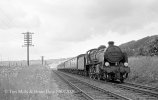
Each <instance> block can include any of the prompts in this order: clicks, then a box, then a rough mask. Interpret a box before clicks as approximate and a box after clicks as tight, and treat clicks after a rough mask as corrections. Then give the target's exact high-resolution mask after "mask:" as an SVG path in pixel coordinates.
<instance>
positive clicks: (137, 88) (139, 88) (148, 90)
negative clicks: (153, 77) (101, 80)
mask: <svg viewBox="0 0 158 100" xmlns="http://www.w3.org/2000/svg"><path fill="white" fill-rule="evenodd" d="M115 86H116V87H119V88H122V89H125V90H130V91H133V92H136V93H140V94H141V95H144V96H150V97H151V98H152V97H153V98H154V97H156V98H157V100H158V91H157V89H154V88H152V87H147V86H143V85H138V84H132V83H125V84H115Z"/></svg>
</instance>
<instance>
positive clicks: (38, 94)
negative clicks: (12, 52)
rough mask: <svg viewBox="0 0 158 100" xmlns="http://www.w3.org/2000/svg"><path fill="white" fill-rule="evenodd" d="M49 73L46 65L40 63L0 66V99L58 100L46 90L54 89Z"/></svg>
mask: <svg viewBox="0 0 158 100" xmlns="http://www.w3.org/2000/svg"><path fill="white" fill-rule="evenodd" d="M50 75H51V71H50V70H49V69H48V68H47V66H41V65H40V64H38V65H36V64H35V65H31V66H29V67H28V66H5V67H2V66H1V67H0V100H53V99H52V98H54V99H55V100H58V99H57V96H56V94H50V93H47V92H46V90H50V89H56V88H55V87H53V86H52V84H53V83H50V82H51V78H50ZM54 86H55V85H54ZM50 87H53V88H50Z"/></svg>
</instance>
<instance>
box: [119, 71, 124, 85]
mask: <svg viewBox="0 0 158 100" xmlns="http://www.w3.org/2000/svg"><path fill="white" fill-rule="evenodd" d="M124 79H125V78H124V74H122V73H121V74H120V82H121V83H123V82H124Z"/></svg>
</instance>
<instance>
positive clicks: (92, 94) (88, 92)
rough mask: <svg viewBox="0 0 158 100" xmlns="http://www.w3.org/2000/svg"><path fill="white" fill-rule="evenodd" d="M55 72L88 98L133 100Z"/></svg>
mask: <svg viewBox="0 0 158 100" xmlns="http://www.w3.org/2000/svg"><path fill="white" fill-rule="evenodd" d="M54 72H55V73H56V74H57V75H58V76H59V77H60V78H61V79H63V80H64V81H65V82H66V83H68V84H69V85H70V86H72V87H73V88H74V89H75V90H77V91H78V92H77V93H81V94H82V95H83V96H84V97H85V98H86V99H88V100H132V99H130V98H127V97H124V96H121V95H119V94H116V93H112V92H110V91H107V90H104V89H101V88H99V87H97V86H95V85H91V84H88V83H87V82H83V81H81V80H78V79H76V78H73V77H70V76H68V75H66V74H63V73H61V72H56V71H54ZM59 73H60V74H59Z"/></svg>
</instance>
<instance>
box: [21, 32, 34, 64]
mask: <svg viewBox="0 0 158 100" xmlns="http://www.w3.org/2000/svg"><path fill="white" fill-rule="evenodd" d="M22 34H24V45H23V46H24V47H27V65H28V66H29V65H30V63H29V47H30V46H34V45H32V34H34V33H31V32H26V33H22Z"/></svg>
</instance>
